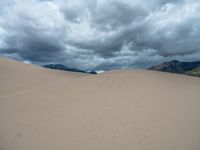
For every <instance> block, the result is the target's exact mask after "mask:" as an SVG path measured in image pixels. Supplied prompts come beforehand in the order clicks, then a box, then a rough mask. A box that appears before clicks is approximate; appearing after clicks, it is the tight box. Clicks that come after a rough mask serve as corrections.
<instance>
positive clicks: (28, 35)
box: [0, 0, 200, 70]
mask: <svg viewBox="0 0 200 150" xmlns="http://www.w3.org/2000/svg"><path fill="white" fill-rule="evenodd" d="M0 4H1V6H2V9H1V11H0V16H1V17H0V54H1V55H3V56H6V57H12V58H15V59H19V60H22V61H30V62H32V63H38V64H45V63H52V62H53V63H63V64H65V65H68V66H72V67H78V68H81V69H86V70H89V69H92V68H95V69H97V70H109V69H119V68H146V67H149V66H150V65H153V64H156V63H160V62H162V61H167V60H170V59H180V60H185V61H193V60H198V59H199V57H200V50H199V43H200V21H199V20H200V12H199V9H200V4H199V3H198V2H197V1H195V0H147V1H140V0H134V1H133V0H87V1H85V0H68V1H64V0H9V1H7V2H3V1H2V2H0Z"/></svg>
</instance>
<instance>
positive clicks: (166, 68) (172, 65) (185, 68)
mask: <svg viewBox="0 0 200 150" xmlns="http://www.w3.org/2000/svg"><path fill="white" fill-rule="evenodd" d="M198 67H200V61H197V62H180V61H177V60H172V61H170V62H164V63H161V64H159V65H155V66H152V67H150V68H149V70H155V71H163V72H170V73H178V74H188V75H192V74H191V73H186V72H189V71H192V70H193V69H195V68H198Z"/></svg>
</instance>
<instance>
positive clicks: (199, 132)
mask: <svg viewBox="0 0 200 150" xmlns="http://www.w3.org/2000/svg"><path fill="white" fill-rule="evenodd" d="M0 83H1V86H0V150H199V149H200V78H194V77H188V76H182V75H174V74H168V73H159V72H153V71H142V70H136V71H111V72H107V73H103V74H99V75H84V74H79V73H69V72H62V71H54V70H49V69H44V68H40V67H34V66H31V65H26V64H22V63H19V62H14V61H10V60H7V59H3V58H0Z"/></svg>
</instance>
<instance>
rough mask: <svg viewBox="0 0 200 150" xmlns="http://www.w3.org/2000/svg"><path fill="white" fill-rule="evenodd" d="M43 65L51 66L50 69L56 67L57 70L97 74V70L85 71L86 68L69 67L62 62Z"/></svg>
mask: <svg viewBox="0 0 200 150" xmlns="http://www.w3.org/2000/svg"><path fill="white" fill-rule="evenodd" d="M43 67H45V68H49V69H55V70H62V71H71V72H80V73H88V74H97V72H95V71H89V72H87V71H84V70H80V69H77V68H71V67H67V66H65V65H62V64H48V65H44V66H43Z"/></svg>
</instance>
